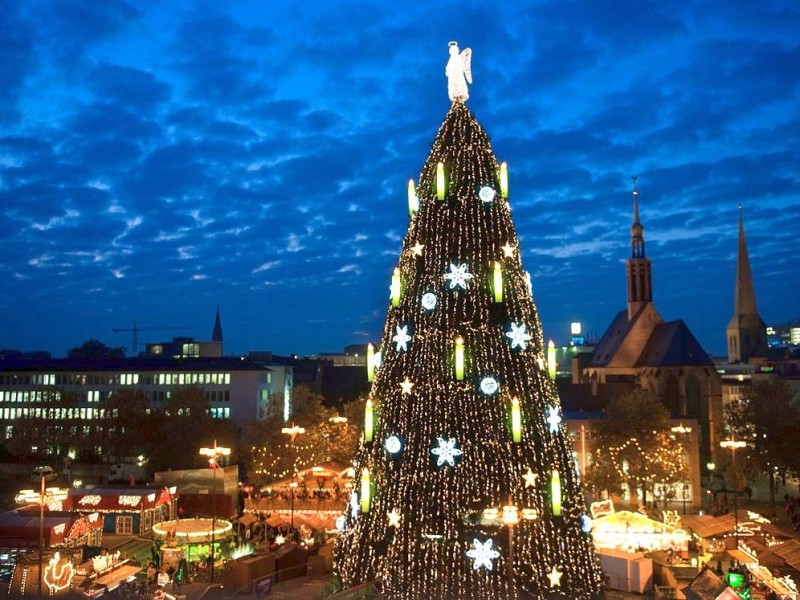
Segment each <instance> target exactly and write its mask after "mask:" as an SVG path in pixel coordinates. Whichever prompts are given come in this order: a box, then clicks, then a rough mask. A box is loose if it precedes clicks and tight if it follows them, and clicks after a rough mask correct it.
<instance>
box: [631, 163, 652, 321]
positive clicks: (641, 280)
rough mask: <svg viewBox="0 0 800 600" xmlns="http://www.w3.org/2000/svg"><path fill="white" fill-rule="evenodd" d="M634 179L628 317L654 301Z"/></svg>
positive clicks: (637, 192)
mask: <svg viewBox="0 0 800 600" xmlns="http://www.w3.org/2000/svg"><path fill="white" fill-rule="evenodd" d="M631 179H633V224H632V225H631V257H630V258H629V259H628V260H627V262H626V263H625V265H626V271H627V276H628V319H632V318H633V317H634V316H635V315H636V313H638V312H639V310H640V309H641V308H642V306H644V305H645V304H648V303H650V302H652V301H653V274H652V268H651V266H650V259H649V258H647V257H646V256H645V253H644V227H643V226H642V224H641V223H640V222H639V190H638V188H637V187H636V175H634V176H633V177H632V178H631Z"/></svg>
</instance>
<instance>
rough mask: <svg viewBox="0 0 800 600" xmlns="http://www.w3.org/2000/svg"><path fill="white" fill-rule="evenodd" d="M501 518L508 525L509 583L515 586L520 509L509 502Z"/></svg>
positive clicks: (512, 587) (512, 586)
mask: <svg viewBox="0 0 800 600" xmlns="http://www.w3.org/2000/svg"><path fill="white" fill-rule="evenodd" d="M500 520H501V521H502V522H503V524H504V525H508V585H509V586H511V589H512V590H513V589H515V588H514V525H516V524H517V523H519V510H518V509H517V507H516V506H514V505H513V504H511V500H510V499H509V504H508V505H507V506H504V507H503V514H502V515H501V516H500Z"/></svg>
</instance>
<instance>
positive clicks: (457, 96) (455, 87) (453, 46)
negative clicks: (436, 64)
mask: <svg viewBox="0 0 800 600" xmlns="http://www.w3.org/2000/svg"><path fill="white" fill-rule="evenodd" d="M449 46H450V60H448V61H447V67H445V69H444V74H445V75H447V94H448V95H449V96H450V100H453V101H456V100H460V101H461V102H466V101H467V99H468V98H469V91H468V90H467V83H472V70H471V66H470V63H471V60H472V48H464V51H463V52H461V53H459V51H458V42H450V44H449Z"/></svg>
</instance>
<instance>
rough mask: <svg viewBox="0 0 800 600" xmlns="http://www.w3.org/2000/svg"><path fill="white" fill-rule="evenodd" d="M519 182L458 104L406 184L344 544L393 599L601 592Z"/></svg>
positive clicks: (344, 576) (363, 577) (357, 573)
mask: <svg viewBox="0 0 800 600" xmlns="http://www.w3.org/2000/svg"><path fill="white" fill-rule="evenodd" d="M505 174H506V177H507V170H506V171H505ZM501 184H502V185H501ZM507 185H508V183H507V179H506V181H505V182H501V167H500V165H499V164H498V163H497V160H496V158H495V156H494V154H493V152H492V149H491V146H490V144H489V140H488V137H487V135H486V133H485V131H484V130H483V129H482V127H481V126H480V124H479V123H478V122H477V120H475V118H474V117H473V116H472V114H471V113H470V112H469V110H468V109H467V108H466V106H465V105H464V104H463V103H462V102H458V101H456V102H454V103H453V105H452V107H451V109H450V111H449V113H448V114H447V116H446V118H445V120H444V122H443V124H442V126H441V128H440V129H439V132H438V133H437V135H436V138H435V140H434V142H433V145H432V148H431V152H430V154H429V156H428V159H427V160H426V162H425V165H424V166H423V168H422V172H421V174H420V177H419V184H418V185H417V186H416V187H415V186H413V183H412V184H410V185H409V213H410V215H411V216H410V219H411V220H410V224H409V227H408V231H407V233H406V237H405V240H404V242H403V249H402V252H401V253H400V257H399V261H398V264H397V269H396V270H395V272H394V277H393V283H392V286H391V298H390V301H389V303H388V306H387V311H388V312H387V317H386V322H385V325H384V329H383V335H382V344H381V349H382V362H381V364H380V366H379V368H377V370H376V371H375V372H374V381H373V384H372V388H371V391H370V401H371V403H372V406H373V411H372V413H371V422H370V423H369V425H370V428H371V441H368V440H367V439H366V438H362V442H361V445H360V447H359V450H358V453H357V456H356V460H355V470H356V474H357V477H358V478H359V481H360V486H358V489H355V490H354V492H353V494H354V496H353V501H352V502H351V505H350V508H349V509H348V511H347V513H346V515H345V518H344V524H343V528H344V530H343V532H342V534H341V535H340V536H339V539H338V541H337V545H336V550H335V566H334V568H335V572H336V574H337V576H338V577H339V579H340V580H341V582H342V584H343V585H344V586H345V587H350V586H353V585H357V584H359V583H362V582H365V581H370V580H373V579H378V580H380V581H381V584H382V585H381V589H382V593H383V594H384V595H385V596H386V597H387V598H393V599H422V598H425V599H433V598H491V599H495V598H497V599H501V598H516V597H517V595H518V593H520V592H524V593H525V594H526V595H527V597H532V598H569V599H570V600H576V599H589V598H596V597H598V595H599V594H600V590H601V589H602V580H601V575H600V569H599V565H598V562H597V559H596V557H595V554H594V550H593V546H592V542H591V538H590V536H589V534H588V533H587V532H585V531H583V530H582V527H581V525H582V517H584V516H585V506H584V500H583V496H582V493H581V490H580V486H579V482H578V478H577V474H576V470H575V464H574V461H573V458H572V448H571V445H570V442H569V439H568V437H567V436H566V435H565V434H564V431H563V428H562V426H561V424H560V418H558V413H559V412H560V402H559V399H558V394H557V391H556V387H555V384H554V382H553V381H552V379H551V378H550V376H549V375H548V373H547V370H546V364H545V360H544V359H545V351H546V348H545V346H544V341H543V337H542V328H541V323H540V321H539V315H538V311H537V309H536V306H535V304H534V301H533V298H532V294H531V291H530V286H529V277H528V275H527V273H526V272H525V270H524V269H523V265H522V262H521V258H520V253H519V245H518V238H517V234H516V231H515V229H514V225H513V222H512V219H511V211H510V207H509V203H508V201H507V194H506V193H504V190H507ZM412 193H413V194H414V196H413V197H412ZM406 337H407V338H408V339H406ZM398 339H400V340H402V343H398ZM514 399H516V402H515V401H514ZM559 496H560V497H559ZM508 503H513V504H514V505H516V506H517V507H519V510H520V511H521V512H522V514H523V515H525V518H524V519H522V520H518V523H516V524H515V525H514V533H513V535H514V542H513V544H514V545H513V548H514V550H513V560H511V562H512V563H513V564H512V565H511V568H510V569H509V565H508V562H509V560H510V557H511V552H510V540H509V539H508V537H507V536H508V535H509V534H508V533H507V532H510V527H509V528H508V529H507V528H506V527H505V526H503V524H502V523H501V522H499V521H497V520H492V519H487V518H485V515H486V514H496V513H495V512H493V511H495V510H499V509H501V508H502V507H503V506H505V505H506V504H508ZM487 509H488V511H489V512H488V513H487V512H486V511H487ZM503 512H504V514H513V513H515V512H516V509H515V511H510V510H508V511H503ZM490 542H491V543H490ZM508 574H511V575H513V576H512V577H509V576H508Z"/></svg>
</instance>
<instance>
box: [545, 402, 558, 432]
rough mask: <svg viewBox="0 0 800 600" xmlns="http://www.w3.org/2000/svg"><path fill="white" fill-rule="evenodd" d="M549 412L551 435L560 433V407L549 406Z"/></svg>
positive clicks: (548, 420) (548, 419)
mask: <svg viewBox="0 0 800 600" xmlns="http://www.w3.org/2000/svg"><path fill="white" fill-rule="evenodd" d="M547 411H548V412H549V413H550V414H549V416H548V417H547V422H548V423H549V424H550V433H558V426H559V425H560V424H561V416H560V415H559V414H558V407H555V406H549V407H548V408H547Z"/></svg>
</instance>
